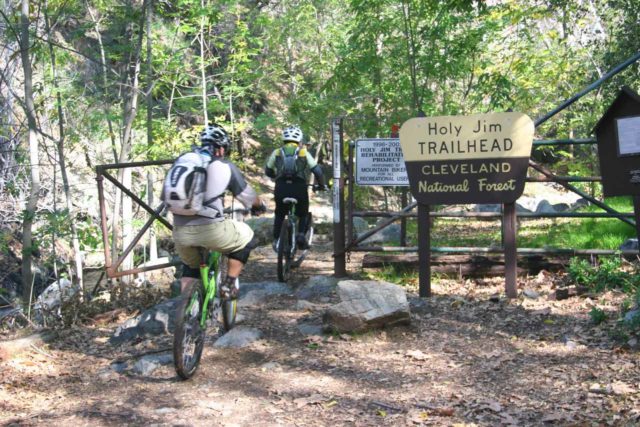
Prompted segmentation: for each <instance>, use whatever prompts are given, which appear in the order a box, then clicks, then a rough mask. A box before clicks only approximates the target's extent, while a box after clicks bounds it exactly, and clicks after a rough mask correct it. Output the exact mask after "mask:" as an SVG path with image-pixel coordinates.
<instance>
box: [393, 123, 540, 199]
mask: <svg viewBox="0 0 640 427" xmlns="http://www.w3.org/2000/svg"><path fill="white" fill-rule="evenodd" d="M533 133H534V124H533V121H532V120H531V119H530V118H529V117H528V116H526V115H525V114H522V113H493V114H474V115H469V116H439V117H418V118H412V119H409V120H407V121H406V122H404V124H403V125H402V127H401V128H400V145H401V146H402V152H403V155H404V160H405V162H406V166H407V173H408V176H409V183H410V186H411V193H412V194H413V197H415V198H416V200H417V201H418V202H419V203H422V204H427V205H433V204H467V203H512V202H515V201H516V199H518V198H519V197H520V196H521V195H522V192H523V191H524V185H525V178H526V173H527V167H528V165H529V157H530V154H531V147H532V144H533Z"/></svg>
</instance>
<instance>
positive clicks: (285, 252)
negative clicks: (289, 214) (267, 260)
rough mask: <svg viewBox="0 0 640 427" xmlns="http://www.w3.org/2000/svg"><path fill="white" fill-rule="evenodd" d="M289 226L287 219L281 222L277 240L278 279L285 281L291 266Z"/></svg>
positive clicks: (287, 278)
mask: <svg viewBox="0 0 640 427" xmlns="http://www.w3.org/2000/svg"><path fill="white" fill-rule="evenodd" d="M290 228H291V226H290V224H289V219H288V218H287V220H286V221H285V222H284V223H283V224H282V229H281V230H280V240H279V241H278V281H280V282H286V281H287V280H289V271H290V268H291V248H290V246H291V230H290Z"/></svg>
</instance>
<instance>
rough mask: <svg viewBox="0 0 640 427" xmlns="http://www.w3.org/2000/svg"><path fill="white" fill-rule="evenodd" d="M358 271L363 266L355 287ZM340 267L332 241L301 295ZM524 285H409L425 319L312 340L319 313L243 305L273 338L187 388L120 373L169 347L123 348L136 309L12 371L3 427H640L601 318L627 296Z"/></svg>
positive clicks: (634, 383)
mask: <svg viewBox="0 0 640 427" xmlns="http://www.w3.org/2000/svg"><path fill="white" fill-rule="evenodd" d="M273 258H274V256H273V254H272V253H271V251H270V249H269V248H261V249H260V250H258V251H256V254H255V255H254V256H253V259H252V262H251V266H250V268H248V270H247V271H246V274H245V275H244V280H245V281H247V282H249V281H254V280H274V279H275V264H274V260H273ZM359 262H360V258H359V257H357V256H355V255H354V256H352V258H351V264H350V265H349V270H350V272H352V273H355V276H356V277H357V276H358V275H360V274H361V273H359V267H358V266H359ZM332 268H333V264H332V258H331V253H330V245H329V244H325V245H318V246H317V247H316V248H315V250H314V251H313V252H312V253H311V255H310V257H309V258H308V259H307V260H306V261H305V262H304V264H303V265H302V267H301V269H300V271H299V272H298V273H297V274H296V275H295V277H294V278H293V280H292V281H291V285H292V286H293V287H295V286H297V285H299V284H302V283H304V281H305V280H306V278H307V277H308V276H311V275H316V274H326V275H329V274H331V273H332ZM520 282H521V283H520V285H521V288H520V291H521V293H522V291H523V290H524V289H525V288H526V289H529V290H532V291H535V292H536V293H537V294H538V295H539V297H538V298H536V299H531V298H527V297H524V296H521V297H520V298H518V299H516V300H512V301H509V300H506V299H504V298H498V299H497V298H495V297H492V296H493V295H495V294H496V293H502V294H503V293H504V292H503V286H504V282H503V280H502V279H495V280H493V279H485V280H479V281H469V280H467V281H460V280H444V279H440V280H434V283H433V291H434V296H433V297H432V298H430V299H422V300H421V299H419V298H417V296H416V288H415V286H416V284H415V283H408V284H405V285H406V286H407V289H408V294H409V297H410V300H411V309H412V323H411V325H410V326H406V327H396V328H392V329H387V330H380V331H374V332H369V333H366V334H361V335H342V336H338V335H335V336H334V335H325V336H322V337H320V336H316V337H305V336H303V335H302V334H301V332H300V331H299V330H298V329H297V327H296V325H297V324H298V322H299V321H301V320H304V319H317V318H319V317H320V316H321V311H320V310H316V311H313V310H312V311H310V310H299V309H296V302H297V301H296V299H295V297H294V296H293V295H285V296H282V295H281V296H274V297H271V298H270V299H269V300H268V301H267V302H266V303H264V304H263V305H260V306H256V307H250V308H242V309H241V311H240V313H241V314H242V315H243V316H244V319H243V320H242V324H243V325H246V326H250V327H254V328H258V329H260V330H261V331H262V332H263V338H262V339H261V340H259V341H257V342H255V343H253V344H252V345H251V346H250V347H248V348H243V349H220V348H214V347H213V346H212V345H211V342H209V343H208V345H207V346H206V347H205V352H204V356H203V360H202V362H201V365H200V368H199V370H198V372H197V373H196V375H195V376H194V377H193V378H192V379H191V380H189V381H180V380H178V378H177V377H176V374H175V372H174V371H173V367H172V366H167V367H163V368H161V369H159V370H157V371H155V372H154V373H153V375H152V376H151V377H141V376H135V375H130V374H129V375H122V374H118V373H116V372H115V371H113V370H112V369H110V368H109V366H110V365H111V363H113V362H114V361H122V360H130V359H134V358H135V357H137V356H139V355H141V354H145V353H151V352H159V351H162V350H166V349H169V348H170V345H171V344H170V343H171V338H170V337H169V336H165V337H160V338H157V339H154V340H146V341H141V342H138V343H135V344H132V345H123V346H120V347H113V346H111V345H110V344H109V343H108V342H107V340H108V338H109V337H110V336H111V335H112V334H113V332H114V330H115V328H116V327H117V325H118V324H120V323H121V322H122V321H123V320H124V319H125V318H126V317H127V316H131V315H132V313H128V314H127V313H124V314H122V315H121V316H120V318H119V319H117V321H111V322H109V323H100V322H95V323H94V324H89V323H87V324H85V325H84V326H79V327H75V328H73V329H70V330H65V331H62V332H59V336H58V339H57V340H56V342H55V344H50V345H48V346H42V347H34V348H32V350H33V351H30V352H27V353H25V354H23V355H22V356H20V357H18V358H14V359H12V360H9V361H5V362H1V363H0V373H1V376H0V425H3V426H32V425H61V426H62V425H64V426H67V425H73V426H81V425H91V426H103V425H104V426H110V425H145V426H146V425H171V426H190V425H194V426H200V425H202V426H204V425H207V426H211V425H224V426H229V425H239V426H247V425H251V426H271V425H287V426H289V425H294V426H297V425H356V426H361V425H362V426H368V425H477V426H495V425H517V426H522V425H580V426H583V425H598V426H599V425H638V424H640V405H639V404H638V403H639V400H640V394H639V386H640V361H639V359H638V354H637V353H634V352H629V351H626V350H624V349H621V348H619V347H617V346H615V345H614V344H613V341H612V340H611V338H610V337H609V332H608V331H609V330H610V328H611V327H612V323H605V324H601V325H599V326H595V325H593V324H592V323H591V322H590V319H589V315H588V312H589V310H590V309H591V307H592V306H594V305H596V304H598V306H599V307H601V308H604V309H609V310H614V309H615V308H616V307H617V306H618V305H617V304H618V303H619V302H620V300H621V299H622V295H618V294H615V293H609V294H605V295H601V296H598V299H597V300H596V299H591V298H589V297H588V296H582V297H573V298H570V299H568V300H564V301H554V300H550V299H549V298H548V297H549V296H550V295H552V294H553V289H552V286H553V285H552V284H551V278H550V277H548V276H546V275H544V274H541V275H539V276H538V277H535V278H528V279H525V278H521V279H520Z"/></svg>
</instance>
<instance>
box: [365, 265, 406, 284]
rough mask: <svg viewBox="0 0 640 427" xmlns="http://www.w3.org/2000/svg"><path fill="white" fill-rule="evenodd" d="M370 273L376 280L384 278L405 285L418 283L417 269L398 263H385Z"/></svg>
mask: <svg viewBox="0 0 640 427" xmlns="http://www.w3.org/2000/svg"><path fill="white" fill-rule="evenodd" d="M368 275H369V277H370V278H371V279H374V280H383V281H385V282H390V283H396V284H398V285H403V286H407V285H416V284H417V275H416V270H415V269H414V268H412V267H406V266H402V265H398V264H390V265H385V266H384V267H383V268H381V269H378V270H372V271H371V272H370V273H368Z"/></svg>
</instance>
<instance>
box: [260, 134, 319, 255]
mask: <svg viewBox="0 0 640 427" xmlns="http://www.w3.org/2000/svg"><path fill="white" fill-rule="evenodd" d="M303 138H304V135H303V134H302V130H301V129H300V128H299V127H297V126H289V127H287V128H285V129H284V130H283V131H282V142H283V145H282V147H280V148H277V149H275V150H273V152H272V153H271V155H270V156H269V159H268V160H267V164H266V166H265V173H266V175H267V176H268V177H270V178H273V179H275V184H276V185H275V189H274V198H275V202H276V212H275V218H274V221H273V249H274V250H275V251H276V252H277V245H278V237H279V236H280V229H281V228H282V222H283V221H284V218H285V216H286V215H287V212H288V207H287V205H286V204H285V203H283V200H284V199H285V198H286V197H293V198H295V199H297V205H296V212H297V216H298V218H300V219H299V223H298V234H297V236H296V242H297V244H298V247H299V248H301V249H308V248H309V244H308V242H307V240H306V237H305V235H306V233H307V228H308V227H309V193H308V192H307V175H308V173H309V172H311V173H313V175H314V176H315V178H316V184H317V187H318V188H319V189H321V190H326V189H327V185H326V183H325V179H324V174H323V173H322V169H321V168H320V166H319V165H318V163H317V162H316V160H315V159H314V158H313V156H312V155H311V154H310V153H309V152H308V151H307V149H306V148H305V145H304V142H303Z"/></svg>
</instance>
